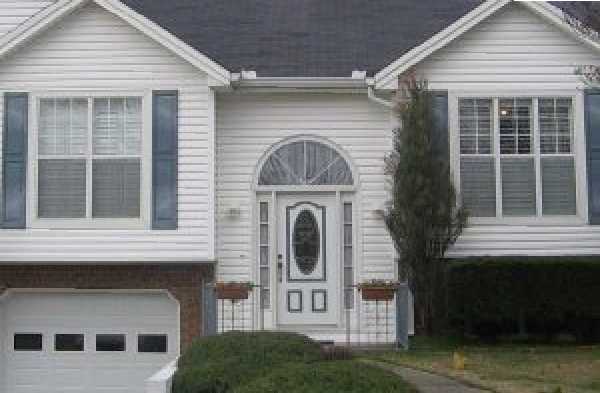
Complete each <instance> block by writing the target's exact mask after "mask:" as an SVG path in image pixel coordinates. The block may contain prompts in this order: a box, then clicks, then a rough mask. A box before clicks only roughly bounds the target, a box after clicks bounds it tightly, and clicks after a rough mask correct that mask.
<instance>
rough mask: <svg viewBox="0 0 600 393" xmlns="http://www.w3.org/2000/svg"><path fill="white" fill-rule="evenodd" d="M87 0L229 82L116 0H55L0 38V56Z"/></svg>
mask: <svg viewBox="0 0 600 393" xmlns="http://www.w3.org/2000/svg"><path fill="white" fill-rule="evenodd" d="M88 1H93V2H95V3H96V4H97V5H99V6H100V7H102V8H104V9H105V10H106V11H108V12H110V13H112V14H114V15H116V16H117V17H119V18H120V19H122V20H124V21H125V22H127V23H128V24H130V25H131V26H132V27H134V28H135V29H137V30H139V31H140V32H142V33H143V34H145V35H146V36H148V37H149V38H151V39H153V40H154V41H156V42H158V43H159V44H161V45H162V46H164V47H165V48H167V49H169V50H170V51H171V52H173V53H174V54H176V55H178V56H179V57H181V58H182V59H184V60H186V61H187V62H189V63H190V64H192V65H193V66H194V67H196V68H198V69H199V70H201V71H203V72H205V73H206V74H207V75H208V76H209V78H210V80H211V83H213V84H215V85H217V84H218V85H222V86H226V85H229V80H230V73H229V71H227V70H226V69H225V68H223V67H222V66H220V65H219V64H217V63H216V62H214V61H212V60H210V59H209V58H208V57H206V56H204V55H203V54H201V53H200V52H198V51H197V50H196V49H194V48H192V47H191V46H189V45H188V44H186V43H185V42H183V41H181V40H180V39H179V38H177V37H175V36H174V35H172V34H171V33H169V32H168V31H166V30H165V29H163V28H162V27H160V26H159V25H157V24H156V23H154V22H152V21H150V20H149V19H148V18H146V17H144V16H142V15H140V14H138V13H137V12H135V11H133V10H132V9H131V8H129V7H127V6H125V5H124V4H123V3H121V2H120V1H118V0H59V1H57V2H56V3H53V4H52V5H50V6H48V7H46V8H44V9H42V10H41V11H40V12H38V13H37V14H35V15H34V16H33V17H31V18H29V19H27V20H26V21H25V22H23V23H22V24H21V25H19V26H18V27H17V28H16V29H14V30H12V31H11V32H9V33H8V34H6V35H4V36H3V37H2V38H0V59H1V58H2V57H4V56H5V55H6V54H7V53H9V52H11V51H13V50H15V49H16V48H18V47H19V46H20V45H23V44H24V43H26V42H27V41H28V40H30V39H31V38H33V37H34V36H36V35H37V34H39V33H40V32H41V31H43V30H44V29H47V28H48V27H50V26H51V25H52V24H54V23H56V22H57V21H58V20H60V19H61V18H62V17H64V16H66V15H68V14H70V13H71V12H73V11H74V10H76V9H77V8H79V7H81V6H82V5H84V4H86V3H87V2H88Z"/></svg>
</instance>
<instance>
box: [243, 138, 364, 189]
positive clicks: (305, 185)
mask: <svg viewBox="0 0 600 393" xmlns="http://www.w3.org/2000/svg"><path fill="white" fill-rule="evenodd" d="M297 142H303V143H304V146H305V147H304V154H305V155H306V143H309V142H313V143H315V144H316V145H320V146H323V147H326V148H327V149H328V150H330V151H331V152H333V153H334V155H335V157H334V158H333V159H332V160H331V161H329V162H328V163H327V164H326V165H325V166H324V167H321V168H319V170H318V172H317V173H316V174H315V175H314V176H312V177H311V178H310V179H308V180H306V181H305V180H304V179H306V177H307V176H306V174H305V173H304V174H303V177H304V179H300V178H299V177H298V174H297V173H296V171H294V170H293V169H292V168H290V166H289V164H288V163H286V162H285V161H284V160H282V158H281V157H280V156H279V155H277V154H276V153H278V152H280V151H281V149H283V148H285V147H286V146H289V145H292V144H294V143H297ZM271 157H274V159H275V160H277V161H278V163H280V164H281V165H282V166H285V167H286V169H287V171H288V172H289V173H288V175H290V176H294V177H295V178H296V184H289V183H288V184H285V183H283V184H260V179H261V174H262V173H263V170H264V168H265V165H267V163H268V161H269V159H270V158H271ZM340 160H341V161H342V165H345V167H346V171H347V175H348V176H349V181H347V182H346V183H347V184H314V182H315V180H316V179H318V178H319V177H320V176H322V175H323V174H324V173H326V172H327V171H328V170H329V169H330V168H331V167H333V166H334V165H336V163H338V162H339V161H340ZM306 167H307V162H306V160H305V162H304V171H305V172H306ZM253 180H254V181H253V188H254V189H257V190H263V191H275V190H315V191H330V190H338V191H354V190H355V189H356V187H357V183H358V180H357V177H356V172H355V169H354V166H353V164H352V162H351V160H350V158H349V157H348V155H347V154H346V153H345V152H344V151H343V150H342V149H340V148H339V147H338V146H337V145H335V144H334V143H332V142H330V141H328V140H325V139H323V138H321V137H318V136H312V135H298V136H295V137H292V138H287V139H285V140H282V141H280V142H278V143H276V144H274V145H272V146H271V147H270V148H269V149H268V150H267V152H266V153H265V154H264V155H263V157H262V158H261V159H260V161H259V163H258V165H257V167H256V169H255V173H254V176H253Z"/></svg>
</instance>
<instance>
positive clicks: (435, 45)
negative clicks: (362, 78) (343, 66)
mask: <svg viewBox="0 0 600 393" xmlns="http://www.w3.org/2000/svg"><path fill="white" fill-rule="evenodd" d="M511 1H512V0H488V1H486V2H485V3H483V4H481V5H480V6H479V7H477V8H475V9H474V10H472V11H471V12H469V13H468V14H466V15H465V16H463V17H462V18H460V19H459V20H457V21H456V22H454V23H453V24H451V25H450V26H448V27H447V28H445V29H444V30H442V31H440V32H439V33H437V34H436V35H434V36H433V37H431V38H430V39H428V40H427V41H425V42H424V43H422V44H421V45H419V46H417V47H415V48H413V49H411V50H410V51H408V52H407V53H406V54H404V55H403V56H402V57H400V58H399V59H398V60H396V61H394V62H393V63H392V64H390V65H388V66H387V67H385V68H384V69H382V70H381V71H379V72H378V73H377V74H376V75H375V87H376V88H381V87H383V86H385V85H387V84H388V83H390V82H391V81H392V80H393V79H395V78H396V77H397V76H398V75H400V74H402V73H403V72H404V71H406V70H408V69H409V68H410V67H412V66H414V65H415V64H417V63H419V62H420V61H421V60H423V59H424V58H426V57H427V56H429V55H430V54H432V53H433V52H435V51H437V50H439V49H441V48H443V47H444V46H446V45H448V44H449V43H450V42H452V41H453V40H454V39H455V38H457V37H459V36H461V35H462V34H464V33H465V32H467V31H468V30H470V29H471V28H472V27H474V26H476V25H477V24H478V23H479V22H481V21H483V20H484V19H485V18H487V17H488V16H490V15H492V14H493V13H495V12H496V11H498V10H499V9H501V8H502V7H504V6H505V5H506V4H508V3H510V2H511Z"/></svg>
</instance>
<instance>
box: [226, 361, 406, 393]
mask: <svg viewBox="0 0 600 393" xmlns="http://www.w3.org/2000/svg"><path fill="white" fill-rule="evenodd" d="M233 392H234V393H279V392H286V393H315V392H327V393H364V392H378V393H388V392H398V393H409V392H410V393H415V392H417V391H416V390H415V389H414V388H413V387H412V386H410V385H408V384H407V383H406V382H404V381H403V380H401V379H400V378H399V377H398V376H396V375H394V374H392V373H391V372H389V371H385V370H381V369H379V368H376V367H374V366H370V365H367V364H364V363H360V362H356V361H337V362H324V363H312V364H302V363H290V364H287V365H284V366H282V367H279V368H278V369H276V370H274V371H273V372H272V373H270V374H268V375H266V376H264V377H262V378H257V379H255V380H253V381H251V382H249V383H247V384H244V385H240V386H238V387H237V388H235V389H234V390H233Z"/></svg>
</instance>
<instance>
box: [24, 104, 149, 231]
mask: <svg viewBox="0 0 600 393" xmlns="http://www.w3.org/2000/svg"><path fill="white" fill-rule="evenodd" d="M38 113H39V115H38V127H37V128H38V134H37V147H38V149H37V151H38V154H37V157H36V159H37V168H38V179H37V187H38V190H37V217H38V218H41V219H79V220H81V219H88V220H89V219H107V218H129V219H133V218H140V217H141V209H140V206H141V202H140V194H141V192H140V190H141V180H140V179H141V171H142V99H141V97H99V98H41V99H40V100H39V111H38Z"/></svg>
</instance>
